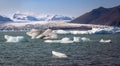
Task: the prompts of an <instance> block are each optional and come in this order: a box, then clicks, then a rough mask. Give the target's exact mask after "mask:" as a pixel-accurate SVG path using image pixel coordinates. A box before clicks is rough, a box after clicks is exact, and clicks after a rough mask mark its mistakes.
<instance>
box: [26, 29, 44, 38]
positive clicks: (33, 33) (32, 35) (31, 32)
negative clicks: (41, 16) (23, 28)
mask: <svg viewBox="0 0 120 66" xmlns="http://www.w3.org/2000/svg"><path fill="white" fill-rule="evenodd" d="M41 32H42V31H41V30H38V29H32V30H31V31H29V32H26V34H27V35H28V36H31V39H35V38H36V37H37V36H38V35H40V33H41Z"/></svg>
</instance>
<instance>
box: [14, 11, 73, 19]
mask: <svg viewBox="0 0 120 66" xmlns="http://www.w3.org/2000/svg"><path fill="white" fill-rule="evenodd" d="M13 20H14V21H56V20H73V17H69V16H62V15H43V16H40V15H39V16H38V15H37V16H36V15H34V14H28V13H20V12H19V13H15V14H14V15H13Z"/></svg>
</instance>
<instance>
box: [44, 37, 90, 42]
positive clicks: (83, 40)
mask: <svg viewBox="0 0 120 66" xmlns="http://www.w3.org/2000/svg"><path fill="white" fill-rule="evenodd" d="M81 41H82V42H87V41H90V39H89V38H86V37H82V38H81V37H73V40H70V38H68V37H64V38H62V39H61V40H45V41H44V42H45V43H74V42H81Z"/></svg>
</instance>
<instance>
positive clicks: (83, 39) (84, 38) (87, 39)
mask: <svg viewBox="0 0 120 66" xmlns="http://www.w3.org/2000/svg"><path fill="white" fill-rule="evenodd" d="M81 40H82V41H90V39H89V38H86V37H82V38H81Z"/></svg>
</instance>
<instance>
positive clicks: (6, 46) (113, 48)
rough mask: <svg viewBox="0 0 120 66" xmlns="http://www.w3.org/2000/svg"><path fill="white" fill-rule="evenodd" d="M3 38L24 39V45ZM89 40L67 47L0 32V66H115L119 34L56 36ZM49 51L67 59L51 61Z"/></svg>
mask: <svg viewBox="0 0 120 66" xmlns="http://www.w3.org/2000/svg"><path fill="white" fill-rule="evenodd" d="M4 35H13V36H18V35H19V36H24V37H25V38H27V39H28V40H29V42H25V43H6V42H5V39H4ZM73 36H79V37H87V38H90V39H91V41H90V42H78V43H70V44H61V43H44V40H42V39H36V40H32V39H30V37H28V36H27V35H26V34H25V32H0V66H105V65H106V66H119V65H120V63H119V62H120V34H92V35H71V34H67V35H59V39H61V38H63V37H70V38H72V37H73ZM102 38H103V39H111V40H112V43H100V42H99V40H100V39H102ZM52 51H58V52H62V53H65V54H66V55H68V58H54V57H52Z"/></svg>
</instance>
